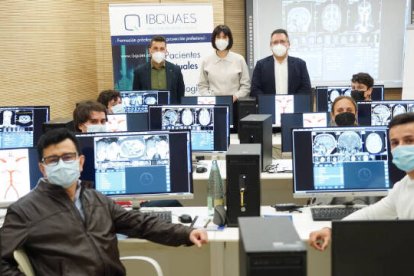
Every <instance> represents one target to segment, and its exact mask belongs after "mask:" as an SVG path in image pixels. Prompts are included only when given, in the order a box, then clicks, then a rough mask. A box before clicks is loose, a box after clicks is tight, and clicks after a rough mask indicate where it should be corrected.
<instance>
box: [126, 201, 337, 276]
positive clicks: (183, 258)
mask: <svg viewBox="0 0 414 276" xmlns="http://www.w3.org/2000/svg"><path fill="white" fill-rule="evenodd" d="M168 209H170V210H172V212H173V221H176V220H177V217H178V216H179V215H180V214H182V213H186V214H190V215H191V216H192V217H194V216H195V215H196V214H198V215H199V216H200V217H203V216H204V217H205V215H204V214H206V213H207V208H206V207H191V208H186V207H181V208H168ZM261 213H262V215H288V216H289V215H291V216H292V220H293V223H294V226H295V228H296V230H297V231H298V234H299V236H300V238H301V239H302V240H304V241H306V240H307V239H308V237H309V233H310V232H311V231H314V230H318V229H320V228H322V227H326V226H330V225H331V223H330V222H315V221H313V220H312V217H311V214H310V210H309V209H308V208H304V211H303V213H292V214H289V213H281V212H276V211H275V210H274V209H273V208H271V207H262V208H261ZM208 237H209V244H207V245H206V246H203V247H202V248H196V247H194V246H193V247H179V248H175V247H167V246H163V245H158V244H155V243H152V242H148V241H145V240H139V239H126V240H120V241H119V249H120V254H121V256H125V255H144V256H150V257H153V258H154V259H156V260H157V261H158V262H159V263H160V265H161V267H162V268H163V271H164V275H165V276H177V275H180V276H187V275H188V276H193V275H197V276H238V275H239V230H238V228H235V227H232V228H226V229H224V230H223V231H209V232H208ZM330 258H331V257H330V248H329V249H328V250H326V251H325V252H319V251H316V250H315V249H313V248H308V252H307V271H308V273H307V275H309V276H328V275H330V273H331V265H330V263H331V261H330ZM131 265H132V264H131ZM128 269H131V267H129V265H128ZM132 269H133V268H132ZM143 275H145V274H143Z"/></svg>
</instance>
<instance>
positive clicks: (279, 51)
mask: <svg viewBox="0 0 414 276" xmlns="http://www.w3.org/2000/svg"><path fill="white" fill-rule="evenodd" d="M272 52H273V54H275V56H277V57H283V56H284V55H286V53H287V47H286V46H285V45H283V44H276V45H274V46H273V47H272Z"/></svg>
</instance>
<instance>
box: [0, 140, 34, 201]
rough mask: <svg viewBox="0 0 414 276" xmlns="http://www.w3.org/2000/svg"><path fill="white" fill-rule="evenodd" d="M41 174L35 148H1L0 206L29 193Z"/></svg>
mask: <svg viewBox="0 0 414 276" xmlns="http://www.w3.org/2000/svg"><path fill="white" fill-rule="evenodd" d="M41 176H42V174H41V172H40V170H39V167H38V159H37V151H36V149H35V148H18V149H16V148H14V149H0V207H7V206H8V205H10V204H11V203H13V202H15V201H16V200H17V199H19V198H21V197H22V196H24V195H26V194H27V193H29V192H30V190H31V189H32V188H34V187H35V186H36V184H37V181H38V180H39V178H40V177H41Z"/></svg>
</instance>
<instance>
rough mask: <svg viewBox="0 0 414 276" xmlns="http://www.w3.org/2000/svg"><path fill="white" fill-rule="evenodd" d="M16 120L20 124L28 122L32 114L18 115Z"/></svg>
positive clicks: (30, 120)
mask: <svg viewBox="0 0 414 276" xmlns="http://www.w3.org/2000/svg"><path fill="white" fill-rule="evenodd" d="M17 121H18V122H19V123H21V124H24V125H26V124H30V123H31V122H32V116H30V115H18V116H17Z"/></svg>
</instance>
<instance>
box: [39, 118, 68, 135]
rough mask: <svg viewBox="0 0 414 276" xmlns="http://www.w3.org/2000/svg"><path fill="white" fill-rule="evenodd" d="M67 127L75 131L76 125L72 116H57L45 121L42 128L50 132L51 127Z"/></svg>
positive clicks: (44, 131)
mask: <svg viewBox="0 0 414 276" xmlns="http://www.w3.org/2000/svg"><path fill="white" fill-rule="evenodd" d="M61 127H65V128H67V129H69V130H70V131H75V126H74V124H73V120H72V118H56V119H54V120H50V121H49V122H45V123H43V126H42V130H43V133H46V132H48V131H49V130H51V129H55V128H61Z"/></svg>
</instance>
